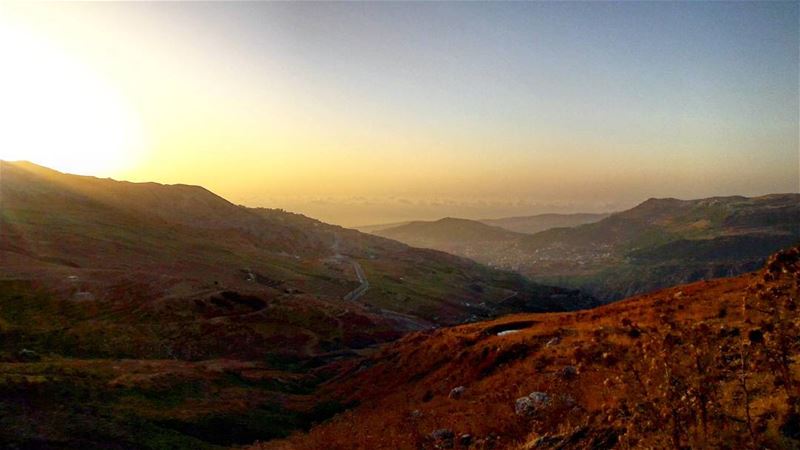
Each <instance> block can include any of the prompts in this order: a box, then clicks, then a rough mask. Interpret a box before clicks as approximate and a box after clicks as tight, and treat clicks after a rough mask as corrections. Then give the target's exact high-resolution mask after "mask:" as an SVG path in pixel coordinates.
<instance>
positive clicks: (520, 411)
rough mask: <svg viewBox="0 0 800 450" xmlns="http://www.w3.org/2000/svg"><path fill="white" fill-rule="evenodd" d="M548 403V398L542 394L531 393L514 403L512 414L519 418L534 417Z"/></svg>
mask: <svg viewBox="0 0 800 450" xmlns="http://www.w3.org/2000/svg"><path fill="white" fill-rule="evenodd" d="M549 403H550V396H549V395H547V394H545V393H544V392H531V393H530V394H528V395H527V396H526V397H520V398H518V399H517V400H516V401H515V402H514V412H515V413H517V415H520V416H531V417H532V416H535V415H537V414H538V413H539V412H540V411H541V410H542V408H544V407H545V406H547V405H548V404H549Z"/></svg>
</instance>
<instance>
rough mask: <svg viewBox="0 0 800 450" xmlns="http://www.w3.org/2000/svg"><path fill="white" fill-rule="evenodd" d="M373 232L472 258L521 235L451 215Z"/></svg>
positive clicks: (512, 241)
mask: <svg viewBox="0 0 800 450" xmlns="http://www.w3.org/2000/svg"><path fill="white" fill-rule="evenodd" d="M373 234H375V235H378V236H383V237H386V238H389V239H394V240H397V241H400V242H403V243H406V244H408V245H411V246H414V247H419V248H433V249H437V250H441V251H444V252H448V253H453V254H456V255H461V256H465V257H467V258H472V259H476V260H480V259H481V257H482V256H483V255H485V254H486V253H488V252H491V251H492V249H493V248H497V247H498V246H501V247H504V246H508V245H511V244H512V243H514V242H516V241H519V240H521V239H522V238H524V235H523V234H520V233H515V232H513V231H508V230H505V229H503V228H500V227H495V226H491V225H486V224H483V223H481V222H478V221H475V220H468V219H455V218H451V217H447V218H444V219H440V220H437V221H434V222H424V221H416V222H409V223H407V224H405V225H400V226H397V227H392V228H387V229H383V230H378V231H373Z"/></svg>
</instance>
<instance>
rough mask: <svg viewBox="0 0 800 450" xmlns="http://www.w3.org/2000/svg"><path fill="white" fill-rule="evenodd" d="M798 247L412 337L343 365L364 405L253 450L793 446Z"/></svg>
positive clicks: (343, 386) (354, 398)
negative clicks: (690, 278) (682, 278)
mask: <svg viewBox="0 0 800 450" xmlns="http://www.w3.org/2000/svg"><path fill="white" fill-rule="evenodd" d="M798 293H800V248H798V247H795V248H792V249H790V250H787V251H783V252H781V253H778V254H776V255H774V256H773V257H771V258H770V260H769V261H768V263H767V265H766V267H765V268H764V269H762V270H760V271H758V272H755V273H751V274H746V275H742V276H739V277H736V278H724V279H715V280H712V281H703V282H697V283H693V284H689V285H683V286H676V287H673V288H670V289H666V290H662V291H659V292H655V293H651V294H648V295H643V296H639V297H635V298H631V299H628V300H625V301H621V302H617V303H614V304H612V305H607V306H603V307H600V308H597V309H594V310H591V311H582V312H575V313H558V314H519V315H513V316H508V317H504V318H502V319H497V320H494V321H489V322H482V323H475V324H469V325H463V326H458V327H453V328H445V329H438V330H433V331H425V332H419V333H414V334H411V335H408V336H406V337H404V338H403V339H402V340H400V341H398V342H396V343H394V344H392V345H390V346H387V347H386V348H384V349H382V350H381V351H380V353H378V354H376V355H373V356H371V357H369V358H366V359H364V360H363V361H361V362H358V363H356V362H352V363H351V364H352V366H351V367H350V369H349V372H347V373H344V374H343V375H341V376H339V377H338V378H336V379H334V380H332V381H330V382H329V383H327V384H326V385H325V387H324V389H323V391H324V392H326V393H327V395H328V396H329V398H332V399H337V401H340V402H343V403H353V404H358V405H359V406H357V407H356V408H354V409H353V410H351V411H348V412H345V413H343V414H340V415H338V416H336V417H334V418H333V419H332V420H330V421H328V422H326V423H323V424H321V425H318V426H316V427H314V428H312V430H311V431H310V433H308V434H298V435H295V436H293V437H292V438H290V439H288V440H284V441H275V442H271V443H266V444H262V445H255V446H254V447H252V448H253V449H254V450H256V449H320V448H326V449H378V448H393V449H419V448H422V449H434V448H455V449H462V448H463V449H465V448H474V449H588V448H603V449H605V448H621V449H626V448H731V449H732V448H774V449H780V448H786V449H789V448H797V447H798V445H800V410H798V407H800V401H798V400H799V399H800V361H798V357H800V342H799V341H798V340H797V337H798V335H800V316H798V315H797V313H796V312H797V306H798V305H797V299H798Z"/></svg>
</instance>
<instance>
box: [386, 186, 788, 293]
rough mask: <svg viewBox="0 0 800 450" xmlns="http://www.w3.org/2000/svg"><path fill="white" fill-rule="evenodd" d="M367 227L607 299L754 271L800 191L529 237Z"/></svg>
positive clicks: (709, 202)
mask: <svg viewBox="0 0 800 450" xmlns="http://www.w3.org/2000/svg"><path fill="white" fill-rule="evenodd" d="M374 233H375V234H377V235H380V236H384V237H388V238H391V239H396V240H399V241H401V242H405V243H407V244H409V245H412V246H417V247H423V248H433V249H439V250H442V251H446V252H450V253H453V254H457V255H461V256H465V257H468V258H471V259H474V260H476V261H479V262H482V263H484V264H488V265H490V266H493V267H498V268H503V269H507V270H514V271H517V272H519V273H521V274H523V275H525V276H527V277H530V278H531V279H533V280H535V281H538V282H542V283H552V284H555V285H559V286H567V287H573V288H578V289H581V290H582V291H584V292H587V293H590V294H591V295H593V296H595V297H596V298H598V299H600V300H601V301H604V302H608V301H613V300H618V299H620V298H623V297H627V296H631V295H636V294H641V293H645V292H648V291H651V290H654V289H658V288H662V287H667V286H671V285H675V284H680V283H689V282H692V281H697V280H701V279H710V278H716V277H723V276H733V275H737V274H741V273H745V272H748V271H752V270H755V269H756V268H757V267H759V266H760V265H761V264H762V263H763V262H764V260H765V259H766V258H767V256H769V255H770V254H771V253H773V252H775V251H777V250H779V249H781V248H785V247H787V246H790V245H792V244H794V243H796V242H798V241H800V195H798V194H773V195H767V196H763V197H755V198H746V197H715V198H708V199H700V200H677V199H650V200H647V201H645V202H643V203H642V204H640V205H638V206H636V207H635V208H632V209H630V210H627V211H622V212H618V213H614V214H611V215H609V216H608V217H605V218H603V219H600V220H598V221H597V222H594V223H588V224H583V225H578V226H574V227H558V228H551V229H548V230H545V231H540V232H537V233H534V234H523V233H516V232H513V231H511V230H506V229H503V228H500V227H494V226H489V225H486V224H485V223H480V222H477V221H470V220H465V219H453V218H446V219H441V220H439V221H435V222H411V223H408V224H405V225H401V226H397V227H391V228H387V229H381V230H378V231H374Z"/></svg>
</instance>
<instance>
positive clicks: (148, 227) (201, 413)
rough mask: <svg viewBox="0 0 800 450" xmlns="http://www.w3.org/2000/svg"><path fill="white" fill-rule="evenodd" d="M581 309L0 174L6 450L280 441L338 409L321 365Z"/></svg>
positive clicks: (214, 201) (490, 278) (228, 222)
mask: <svg viewBox="0 0 800 450" xmlns="http://www.w3.org/2000/svg"><path fill="white" fill-rule="evenodd" d="M593 304H594V301H593V299H591V298H589V297H586V296H583V295H581V294H580V293H578V292H576V291H574V290H565V289H560V288H554V287H547V286H541V285H537V284H534V283H531V282H529V281H528V280H526V279H525V278H523V277H522V276H520V275H517V274H513V273H509V272H503V271H499V270H495V269H491V268H488V267H486V266H482V265H480V264H477V263H475V262H473V261H470V260H467V259H464V258H460V257H456V256H452V255H448V254H445V253H441V252H438V251H433V250H422V249H414V248H411V247H408V246H407V245H404V244H401V243H398V242H394V241H391V240H387V239H383V238H380V237H376V236H371V235H366V234H362V233H359V232H357V231H354V230H347V229H343V228H341V227H336V226H332V225H328V224H324V223H322V222H319V221H316V220H314V219H310V218H307V217H304V216H301V215H297V214H291V213H287V212H285V211H281V210H274V209H252V208H245V207H242V206H237V205H234V204H232V203H230V202H228V201H226V200H225V199H223V198H221V197H219V196H217V195H215V194H213V193H211V192H209V191H208V190H206V189H204V188H201V187H197V186H185V185H176V186H169V185H160V184H156V183H127V182H118V181H114V180H110V179H97V178H93V177H83V176H74V175H68V174H63V173H59V172H56V171H53V170H50V169H47V168H44V167H40V166H36V165H33V164H30V163H8V162H0V389H1V390H2V392H3V396H2V400H0V408H2V409H3V410H4V411H12V412H13V414H3V415H0V416H2V418H0V429H2V430H3V431H0V433H1V434H0V442H11V443H14V444H15V445H18V446H22V447H26V446H34V447H36V448H75V447H77V446H83V447H88V448H98V447H100V448H163V447H164V446H172V445H177V446H179V447H187V446H189V447H193V448H204V447H209V446H213V445H228V444H233V443H246V442H252V441H254V440H256V439H266V438H270V437H275V436H281V435H284V434H285V433H287V432H288V431H289V430H291V429H295V428H298V427H304V426H307V424H308V423H309V422H310V421H311V420H315V418H319V417H323V416H326V415H328V414H330V413H331V412H332V411H334V410H335V409H336V408H335V407H333V406H332V405H327V406H326V405H320V404H319V403H318V402H316V401H315V400H314V397H313V396H312V395H311V393H313V391H314V387H315V386H316V384H317V383H319V381H320V380H322V379H325V378H327V377H329V376H330V375H331V372H330V370H329V369H328V368H327V367H328V365H329V364H330V363H332V362H335V361H338V360H342V359H345V360H346V359H348V358H353V357H355V356H357V355H358V354H359V353H369V352H370V351H372V350H371V349H372V347H373V346H374V345H375V344H378V343H384V342H387V341H391V340H395V339H397V338H399V337H401V336H402V335H403V334H405V333H407V332H409V331H414V330H422V329H429V328H432V327H435V326H438V325H444V324H457V323H463V322H466V321H474V320H477V319H480V318H489V317H495V316H498V315H501V314H506V313H510V312H514V311H522V310H554V309H558V310H562V309H574V308H577V307H584V306H591V305H593ZM52 398H58V399H59V401H58V402H56V403H54V402H52ZM58 405H74V406H75V407H74V408H71V407H67V408H66V409H62V408H61V407H60V406H58ZM35 424H44V425H42V426H41V427H40V426H39V425H36V426H34V425H35ZM226 430H227V431H226ZM145 434H146V435H147V436H148V439H150V440H148V441H147V442H146V443H140V442H139V441H140V440H141V439H143V435H145ZM112 444H113V445H112ZM109 446H111V447H109Z"/></svg>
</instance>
